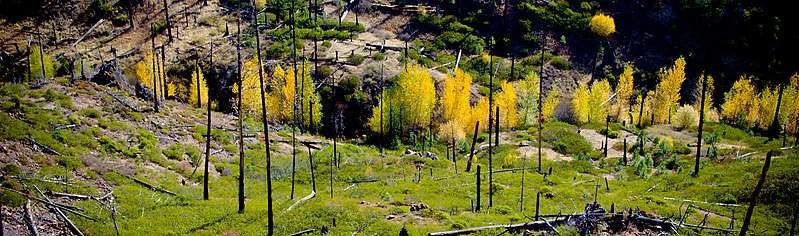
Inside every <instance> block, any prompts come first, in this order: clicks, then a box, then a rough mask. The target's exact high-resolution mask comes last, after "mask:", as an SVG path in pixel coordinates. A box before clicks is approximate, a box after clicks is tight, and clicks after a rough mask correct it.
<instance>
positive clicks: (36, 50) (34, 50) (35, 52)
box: [28, 45, 55, 80]
mask: <svg viewBox="0 0 799 236" xmlns="http://www.w3.org/2000/svg"><path fill="white" fill-rule="evenodd" d="M30 50H31V52H30V53H31V54H30V68H28V69H30V75H31V77H32V78H28V80H33V79H35V78H37V77H46V78H52V77H53V76H55V68H54V67H53V61H52V60H50V56H48V55H47V53H46V52H45V53H42V52H44V50H42V48H41V46H39V45H34V46H33V47H31V48H30ZM42 62H44V71H42Z"/></svg>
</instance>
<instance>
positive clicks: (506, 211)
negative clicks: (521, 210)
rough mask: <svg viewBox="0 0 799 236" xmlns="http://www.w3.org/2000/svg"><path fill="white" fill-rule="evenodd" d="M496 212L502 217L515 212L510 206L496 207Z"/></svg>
mask: <svg viewBox="0 0 799 236" xmlns="http://www.w3.org/2000/svg"><path fill="white" fill-rule="evenodd" d="M494 212H496V213H497V214H500V215H508V214H510V213H511V212H513V209H511V208H510V207H509V206H505V205H496V206H494Z"/></svg>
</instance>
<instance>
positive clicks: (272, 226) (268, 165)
mask: <svg viewBox="0 0 799 236" xmlns="http://www.w3.org/2000/svg"><path fill="white" fill-rule="evenodd" d="M252 7H253V10H252V12H253V18H254V19H253V20H254V21H255V51H256V55H257V56H256V57H257V58H258V78H259V82H260V85H261V122H263V125H264V144H265V145H266V198H267V201H268V202H267V217H268V224H269V229H268V231H267V232H268V233H267V235H270V236H271V235H273V234H274V231H275V221H274V219H273V217H274V216H273V212H272V156H271V152H270V151H269V123H268V122H267V120H266V118H267V117H266V96H265V95H264V91H265V89H264V73H263V64H262V62H261V35H260V29H259V28H258V5H257V4H255V1H254V0H253V1H252ZM309 153H310V152H309Z"/></svg>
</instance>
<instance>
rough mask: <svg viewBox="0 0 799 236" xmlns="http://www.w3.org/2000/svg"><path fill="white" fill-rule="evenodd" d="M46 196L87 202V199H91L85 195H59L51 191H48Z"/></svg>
mask: <svg viewBox="0 0 799 236" xmlns="http://www.w3.org/2000/svg"><path fill="white" fill-rule="evenodd" d="M47 194H49V195H52V196H55V197H66V198H74V199H80V200H88V199H89V198H91V197H89V196H86V195H80V194H71V193H59V192H53V191H48V192H47Z"/></svg>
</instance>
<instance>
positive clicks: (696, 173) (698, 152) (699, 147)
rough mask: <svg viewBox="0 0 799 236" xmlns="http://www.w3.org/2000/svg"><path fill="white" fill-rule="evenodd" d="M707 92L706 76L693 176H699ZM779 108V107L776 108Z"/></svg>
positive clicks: (700, 107)
mask: <svg viewBox="0 0 799 236" xmlns="http://www.w3.org/2000/svg"><path fill="white" fill-rule="evenodd" d="M706 92H707V76H703V78H702V94H701V95H700V96H702V97H701V99H700V102H701V103H700V104H699V129H697V131H698V132H699V134H698V135H697V138H696V163H695V164H694V173H693V176H694V177H696V176H699V158H700V157H702V125H703V124H704V123H705V93H706ZM778 107H779V106H778Z"/></svg>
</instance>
